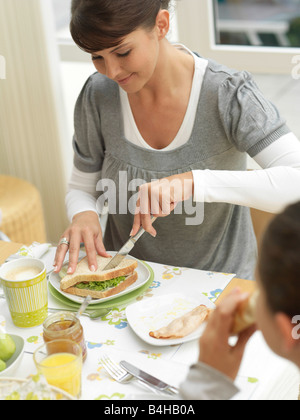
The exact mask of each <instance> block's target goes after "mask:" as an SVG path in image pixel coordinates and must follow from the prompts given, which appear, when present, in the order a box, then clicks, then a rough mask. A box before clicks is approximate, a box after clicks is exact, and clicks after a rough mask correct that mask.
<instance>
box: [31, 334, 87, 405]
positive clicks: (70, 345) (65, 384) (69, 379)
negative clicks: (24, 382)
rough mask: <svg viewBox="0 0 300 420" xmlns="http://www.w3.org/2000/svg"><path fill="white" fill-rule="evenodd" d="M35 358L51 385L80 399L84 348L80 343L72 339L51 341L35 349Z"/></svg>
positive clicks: (36, 363) (38, 368) (40, 371)
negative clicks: (82, 348)
mask: <svg viewBox="0 0 300 420" xmlns="http://www.w3.org/2000/svg"><path fill="white" fill-rule="evenodd" d="M33 360H34V363H35V365H36V367H37V370H38V372H39V373H41V374H42V375H44V377H45V378H46V380H47V382H48V384H49V385H52V386H55V387H57V388H60V389H62V390H64V391H66V392H68V393H69V394H70V395H72V396H73V397H76V398H78V399H80V397H81V373H82V350H81V347H80V345H79V344H77V343H76V342H75V341H71V340H54V341H49V342H48V343H46V344H44V345H43V346H41V347H40V348H38V349H37V350H36V351H35V353H34V355H33Z"/></svg>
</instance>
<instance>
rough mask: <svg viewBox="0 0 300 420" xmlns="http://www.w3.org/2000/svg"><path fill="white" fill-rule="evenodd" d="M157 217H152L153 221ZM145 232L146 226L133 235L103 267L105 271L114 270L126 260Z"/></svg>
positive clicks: (152, 221)
mask: <svg viewBox="0 0 300 420" xmlns="http://www.w3.org/2000/svg"><path fill="white" fill-rule="evenodd" d="M156 219H157V218H156V217H154V216H153V217H152V218H151V223H154V222H155V220H156ZM144 233H145V229H144V228H142V227H141V228H140V230H139V231H138V233H137V234H136V235H135V236H132V237H131V238H129V240H128V241H127V242H126V243H125V245H123V246H122V248H121V249H120V251H119V252H118V253H117V254H116V255H115V256H114V257H113V258H112V259H111V260H110V262H109V263H108V264H107V265H106V267H105V268H103V271H105V270H113V269H114V268H116V267H118V265H120V264H121V262H122V261H123V260H124V258H126V257H127V255H128V254H129V252H130V251H131V250H132V249H133V247H134V245H135V244H136V242H137V241H138V240H139V239H140V237H141V236H142V235H143V234H144Z"/></svg>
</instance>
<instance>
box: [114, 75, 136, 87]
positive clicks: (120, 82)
mask: <svg viewBox="0 0 300 420" xmlns="http://www.w3.org/2000/svg"><path fill="white" fill-rule="evenodd" d="M132 76H133V73H132V74H131V75H130V76H128V77H126V78H125V79H121V80H118V81H117V82H118V83H119V85H126V84H127V83H128V82H129V81H130V79H131V77H132Z"/></svg>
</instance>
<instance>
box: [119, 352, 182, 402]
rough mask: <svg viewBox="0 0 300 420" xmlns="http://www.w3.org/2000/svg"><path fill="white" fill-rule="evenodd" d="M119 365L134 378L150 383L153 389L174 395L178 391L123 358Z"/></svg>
mask: <svg viewBox="0 0 300 420" xmlns="http://www.w3.org/2000/svg"><path fill="white" fill-rule="evenodd" d="M120 366H122V368H123V369H125V370H126V372H128V373H130V374H131V375H132V376H134V377H135V378H137V379H139V380H140V381H142V382H144V383H146V384H147V385H151V386H152V387H153V388H154V389H156V390H158V391H160V392H165V393H167V394H170V395H176V394H178V393H179V389H177V388H176V387H174V386H171V385H169V384H167V383H165V382H163V381H161V380H160V379H158V378H155V377H154V376H152V375H150V374H149V373H147V372H144V371H143V370H141V369H139V368H137V367H136V366H133V365H132V364H131V363H129V362H126V361H125V360H122V361H121V362H120Z"/></svg>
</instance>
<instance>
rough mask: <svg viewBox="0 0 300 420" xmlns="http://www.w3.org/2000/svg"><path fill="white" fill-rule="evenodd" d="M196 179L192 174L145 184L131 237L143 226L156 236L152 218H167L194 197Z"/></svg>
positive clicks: (141, 190) (137, 205) (188, 173)
mask: <svg viewBox="0 0 300 420" xmlns="http://www.w3.org/2000/svg"><path fill="white" fill-rule="evenodd" d="M193 190H194V178H193V173H192V172H187V173H184V174H180V175H173V176H170V177H168V178H163V179H160V180H158V181H154V182H150V183H149V184H144V185H142V186H141V187H140V189H139V195H138V200H137V204H136V211H135V217H134V222H133V228H132V231H131V236H133V235H135V234H136V233H137V232H138V231H139V229H140V227H141V226H142V227H143V228H144V229H145V231H146V232H148V233H150V234H151V235H152V236H156V230H155V229H154V227H153V226H152V223H151V216H155V217H166V216H168V215H169V214H170V213H171V212H172V211H173V210H174V209H175V207H176V205H177V204H178V203H179V202H181V201H185V200H188V199H189V198H190V197H191V196H192V195H193Z"/></svg>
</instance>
